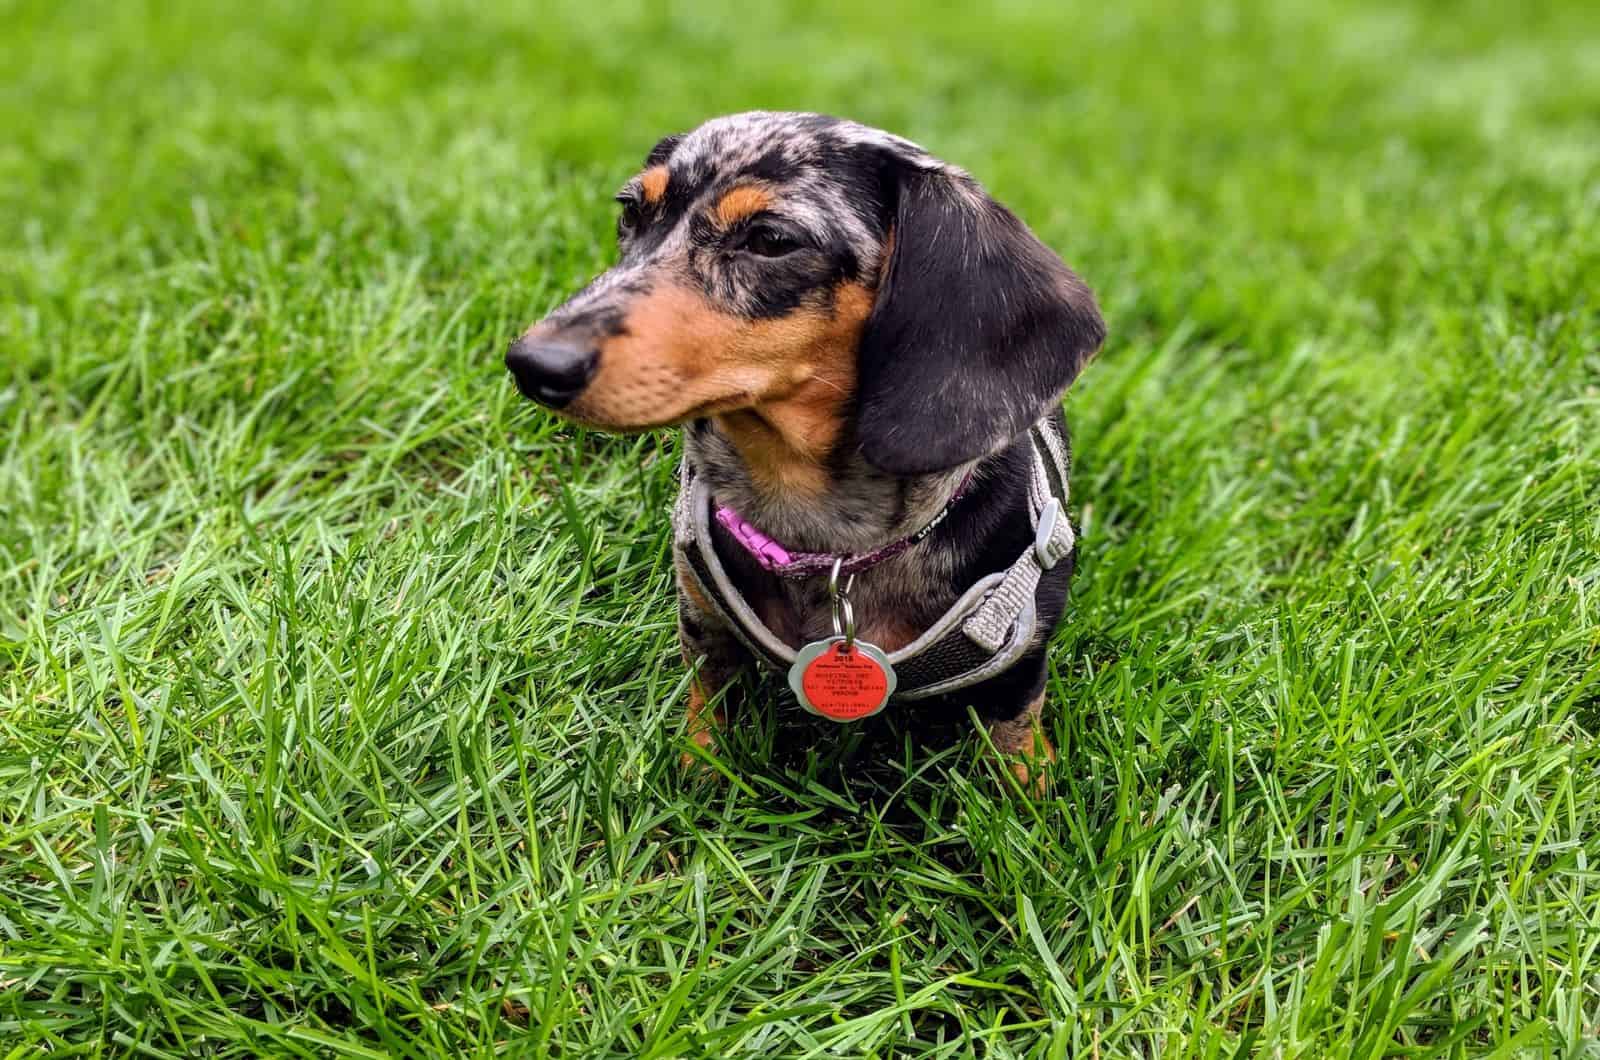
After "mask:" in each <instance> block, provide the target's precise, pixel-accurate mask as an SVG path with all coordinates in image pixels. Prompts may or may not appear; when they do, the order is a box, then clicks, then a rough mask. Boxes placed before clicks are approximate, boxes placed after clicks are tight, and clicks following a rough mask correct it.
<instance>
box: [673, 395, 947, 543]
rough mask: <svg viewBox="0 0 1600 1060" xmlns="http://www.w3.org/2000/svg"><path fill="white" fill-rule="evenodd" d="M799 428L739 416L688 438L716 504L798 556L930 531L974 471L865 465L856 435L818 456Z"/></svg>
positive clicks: (694, 428)
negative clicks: (904, 473)
mask: <svg viewBox="0 0 1600 1060" xmlns="http://www.w3.org/2000/svg"><path fill="white" fill-rule="evenodd" d="M793 427H794V423H793V422H792V421H791V422H789V423H785V422H784V421H783V418H782V417H774V416H768V415H763V414H762V413H761V412H759V411H741V412H737V413H731V414H726V415H721V416H716V417H711V418H707V419H701V420H696V421H694V422H693V423H691V424H690V425H689V426H688V427H687V428H686V429H685V431H684V458H685V459H686V460H688V461H689V463H690V466H691V467H693V469H694V471H695V474H697V475H699V476H701V477H702V478H704V480H705V482H706V484H707V485H708V486H709V487H710V490H711V494H712V496H714V497H715V498H716V499H717V502H718V503H719V504H722V505H726V506H728V507H730V508H732V509H734V510H735V511H737V512H738V513H739V514H740V515H741V516H742V517H743V518H745V519H747V520H748V521H749V522H751V523H753V524H754V525H755V526H757V527H759V528H760V529H761V530H762V531H763V532H764V533H765V534H767V535H769V536H770V537H772V538H774V539H776V540H777V541H779V542H782V543H783V544H784V545H785V546H787V547H790V548H795V549H802V550H805V551H816V552H836V553H863V552H869V551H871V550H873V549H876V548H881V547H883V546H884V545H887V544H889V543H891V542H893V541H896V540H899V539H901V538H903V537H906V536H907V535H909V534H912V533H915V532H916V531H917V530H919V529H921V528H922V527H923V526H926V525H927V524H928V522H929V521H930V520H931V519H933V517H934V516H936V515H937V514H939V512H940V510H941V509H942V508H943V507H944V506H945V505H946V504H947V503H948V502H949V500H950V497H951V496H952V495H953V494H954V493H955V491H956V490H957V489H959V488H960V485H961V483H962V481H963V479H964V478H965V477H966V474H967V471H968V470H969V467H968V466H967V465H963V466H961V467H957V468H952V469H950V470H948V471H940V472H935V473H933V474H929V475H918V476H913V477H910V478H906V477H900V476H896V475H890V474H886V473H885V472H882V471H879V470H878V469H876V468H874V467H872V466H871V465H870V464H868V463H867V462H866V460H865V459H864V458H863V457H862V456H861V454H860V453H859V452H857V451H856V450H855V447H854V442H853V437H852V436H851V434H850V432H848V431H846V432H845V433H844V434H843V435H842V436H841V437H839V438H837V439H831V440H830V443H831V444H829V445H827V446H826V447H818V448H815V449H814V448H811V447H810V446H809V445H808V442H807V439H806V437H805V435H804V434H803V433H798V432H796V431H795V430H794V429H793ZM819 449H820V451H818V450H819Z"/></svg>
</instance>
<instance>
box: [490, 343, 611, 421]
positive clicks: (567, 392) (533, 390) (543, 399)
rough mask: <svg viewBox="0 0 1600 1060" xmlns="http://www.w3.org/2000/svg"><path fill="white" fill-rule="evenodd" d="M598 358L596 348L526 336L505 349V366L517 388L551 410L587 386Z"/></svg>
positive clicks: (565, 402)
mask: <svg viewBox="0 0 1600 1060" xmlns="http://www.w3.org/2000/svg"><path fill="white" fill-rule="evenodd" d="M599 361H600V353H599V351H598V350H592V349H585V348H583V347H580V346H569V345H567V344H565V343H561V342H541V341H539V340H537V339H529V338H527V337H523V338H520V339H518V340H516V341H515V342H513V343H512V344H511V348H510V349H509V350H507V351H506V367H507V368H509V369H511V374H512V376H514V377H515V378H516V380H517V389H518V390H520V391H522V392H523V394H524V395H526V396H528V397H530V398H532V399H533V400H535V401H537V402H538V403H539V404H541V405H549V406H550V407H551V408H553V409H558V408H560V407H561V406H563V405H565V404H567V402H569V401H571V400H572V399H573V398H575V397H577V396H578V394H579V393H580V392H582V390H583V388H584V387H586V386H588V385H589V380H590V379H591V378H593V377H594V370H595V367H596V365H598V364H599Z"/></svg>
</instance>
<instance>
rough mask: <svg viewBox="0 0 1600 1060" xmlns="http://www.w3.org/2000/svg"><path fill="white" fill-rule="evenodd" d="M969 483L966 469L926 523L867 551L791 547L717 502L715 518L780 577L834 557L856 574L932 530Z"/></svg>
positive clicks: (825, 569)
mask: <svg viewBox="0 0 1600 1060" xmlns="http://www.w3.org/2000/svg"><path fill="white" fill-rule="evenodd" d="M970 485H972V472H970V471H969V472H967V477H966V478H964V479H962V480H961V485H959V486H957V487H956V491H955V493H953V494H952V495H951V496H950V499H949V500H948V501H947V502H945V506H944V507H943V508H941V509H939V514H938V515H935V516H934V517H933V519H932V521H931V522H929V523H928V525H926V526H924V527H923V528H922V529H921V530H918V531H917V532H916V533H914V534H912V535H911V536H909V537H902V538H901V539H900V540H898V541H895V542H893V543H892V544H888V545H884V546H883V547H882V548H875V549H873V550H872V551H871V552H859V553H855V554H843V555H841V554H838V553H834V552H795V551H791V550H790V549H787V548H784V547H783V546H782V545H780V544H779V543H778V542H776V541H774V540H773V539H772V538H770V537H768V536H767V535H766V534H764V533H762V532H761V531H760V530H759V529H757V528H756V527H755V526H753V525H751V524H750V523H748V522H746V521H745V519H744V517H743V516H742V515H740V514H739V513H738V512H736V511H734V510H733V509H732V508H729V507H728V506H727V505H725V504H718V505H717V522H719V523H721V524H722V525H723V526H724V527H726V528H727V530H728V533H730V534H732V535H733V539H734V540H735V541H737V542H739V544H740V545H741V546H742V547H743V548H744V550H745V551H746V552H748V553H750V555H752V556H754V557H755V561H756V562H757V563H759V564H761V567H762V569H764V570H769V571H771V572H772V573H773V574H776V575H777V576H778V577H780V578H815V577H816V576H818V575H820V574H827V573H829V572H831V571H832V570H833V565H834V563H835V562H836V561H842V563H841V565H840V567H839V573H840V574H859V573H860V572H862V571H864V570H867V569H868V568H870V567H876V566H877V565H878V564H880V563H882V562H883V561H884V560H888V559H893V558H894V557H895V556H898V555H899V554H900V553H902V552H904V551H905V550H906V549H908V548H910V547H911V546H913V545H915V544H918V543H920V542H921V541H922V540H923V539H924V538H926V537H927V536H928V535H929V534H931V533H933V529H934V527H936V526H938V525H939V524H940V523H942V522H944V520H945V516H947V515H949V514H950V509H952V508H954V507H955V506H956V502H957V501H959V500H960V499H961V498H962V496H963V495H964V494H965V493H966V492H967V487H968V486H970ZM713 503H715V502H713Z"/></svg>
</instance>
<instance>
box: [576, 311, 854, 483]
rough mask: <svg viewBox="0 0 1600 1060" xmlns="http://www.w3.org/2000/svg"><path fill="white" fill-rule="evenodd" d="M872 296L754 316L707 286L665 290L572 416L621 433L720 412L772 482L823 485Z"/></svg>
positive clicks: (627, 325) (635, 321)
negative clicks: (732, 309)
mask: <svg viewBox="0 0 1600 1060" xmlns="http://www.w3.org/2000/svg"><path fill="white" fill-rule="evenodd" d="M872 301H873V295H872V292H871V291H870V290H868V289H867V288H865V287H861V286H859V285H856V284H845V285H841V286H840V287H839V288H838V289H837V290H836V291H835V294H834V298H833V300H832V304H831V305H830V306H828V307H825V308H818V307H804V308H801V309H798V310H796V311H795V312H793V313H791V314H789V315H788V316H785V317H781V318H778V319H775V320H758V321H751V320H744V319H740V318H738V317H733V316H729V315H728V314H726V313H721V312H718V311H717V310H716V309H714V308H713V307H712V306H710V305H709V304H708V303H707V302H706V300H705V298H704V296H703V295H701V294H700V293H698V292H696V291H692V290H689V289H687V288H684V287H680V286H663V287H658V288H656V289H655V290H654V291H652V292H650V293H649V294H648V295H645V296H643V297H642V298H641V299H639V300H638V301H637V302H636V303H635V304H634V305H633V307H632V308H631V310H630V311H629V313H628V314H627V317H626V318H625V319H624V321H623V331H622V332H621V333H620V334H619V335H617V336H616V337H614V338H612V339H610V340H609V341H607V342H606V343H605V344H604V345H603V346H602V347H601V350H600V366H599V369H598V371H597V372H596V374H595V378H594V380H593V381H592V382H591V383H590V384H589V386H588V388H587V389H586V390H585V391H584V392H583V394H582V395H580V396H579V398H578V399H577V400H576V401H574V402H573V403H572V405H570V406H568V408H567V409H566V410H565V411H566V413H567V414H568V415H570V416H572V417H573V418H574V419H578V420H580V421H583V422H588V423H592V424H594V425H596V426H600V427H611V428H620V429H630V428H631V429H643V428H648V427H658V426H664V425H666V424H670V423H676V422H681V421H683V420H685V419H689V418H692V417H694V416H703V415H710V416H713V417H715V418H716V419H717V422H718V423H719V424H720V425H722V426H723V427H724V429H726V430H727V431H728V432H729V435H730V436H731V437H732V438H733V439H734V441H735V444H736V445H738V447H739V449H740V451H741V453H742V454H743V455H744V457H745V459H746V460H747V461H748V462H749V463H750V466H751V468H752V470H753V471H754V472H755V473H756V475H757V477H758V479H759V480H761V481H762V482H763V484H765V485H768V486H770V487H771V488H773V489H787V490H805V491H814V490H817V489H820V488H822V487H823V486H825V485H826V474H827V472H826V468H825V467H823V463H822V462H823V460H824V459H825V458H826V456H827V454H828V452H829V451H830V450H831V448H832V446H833V445H834V444H835V443H836V442H837V440H838V436H839V433H840V431H841V429H842V428H843V423H844V414H845V410H846V407H847V406H848V403H849V399H850V397H851V395H852V394H853V393H854V391H855V359H856V349H857V345H858V343H859V341H860V335H861V328H862V326H863V324H864V323H865V321H866V317H867V314H868V313H870V312H871V310H872Z"/></svg>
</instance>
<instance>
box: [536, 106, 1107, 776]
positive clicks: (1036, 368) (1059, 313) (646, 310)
mask: <svg viewBox="0 0 1600 1060" xmlns="http://www.w3.org/2000/svg"><path fill="white" fill-rule="evenodd" d="M616 198H617V202H618V203H619V204H620V207H621V211H620V215H619V218H618V221H617V242H618V248H619V252H620V257H619V260H618V262H617V264H616V265H615V266H614V267H612V268H611V269H609V270H607V271H606V272H604V273H602V274H601V275H600V276H598V277H597V278H595V279H594V280H593V281H592V282H590V283H589V284H588V286H586V287H584V288H583V289H582V290H580V291H579V292H578V293H577V294H575V295H573V296H572V297H571V298H569V299H568V300H567V301H566V302H564V303H563V304H561V305H560V306H559V307H557V308H556V309H555V310H554V311H552V312H551V313H550V314H549V315H548V316H546V317H545V318H544V319H543V320H541V321H539V322H538V323H537V324H535V325H533V326H532V327H531V328H529V329H528V330H527V331H526V333H524V334H523V335H521V336H520V337H519V338H517V339H516V340H515V341H513V342H512V343H511V346H510V349H509V350H508V352H507V354H506V364H507V366H508V368H509V369H510V372H511V374H512V376H513V377H514V379H515V381H516V385H517V387H518V388H519V390H520V391H521V392H522V393H523V395H525V396H526V397H528V398H531V399H532V400H534V401H536V402H538V403H540V404H542V405H544V406H547V407H548V408H550V409H552V410H554V411H555V412H556V413H558V414H559V415H561V416H563V417H565V418H566V419H568V420H570V421H572V422H574V423H578V424H582V425H584V426H587V427H593V428H598V429H603V430H609V431H647V430H653V429H656V428H663V427H673V426H681V427H682V428H683V431H684V435H683V446H682V453H683V458H682V475H683V486H682V490H681V492H680V495H679V499H678V505H677V509H676V512H675V515H674V523H675V534H674V559H675V567H676V573H677V589H678V600H677V603H678V627H679V636H680V642H681V645H682V649H683V655H684V657H685V660H686V662H687V663H688V664H689V665H690V667H691V668H695V667H697V669H696V670H695V671H694V677H693V680H692V681H691V684H690V690H689V694H688V704H687V715H688V716H687V730H688V733H689V735H690V737H691V738H692V739H693V741H694V742H695V743H696V744H698V745H699V746H700V747H701V748H704V749H705V751H704V753H708V754H709V753H712V752H713V751H714V747H715V739H716V735H717V733H718V731H720V729H721V728H722V727H723V726H724V725H725V724H726V713H725V711H724V710H723V707H722V699H723V697H722V696H721V695H720V694H719V693H721V691H722V690H723V688H724V687H725V686H726V685H727V684H728V682H729V681H730V679H731V678H732V677H733V676H734V675H735V674H736V672H737V671H738V670H739V669H740V668H741V667H742V666H744V665H745V664H746V663H748V662H750V661H752V660H754V661H758V662H765V663H768V664H770V665H772V666H774V667H777V668H783V667H785V666H787V667H788V668H789V670H790V685H791V687H792V688H793V689H794V690H795V693H796V695H797V696H798V697H799V698H800V699H801V701H802V703H803V704H804V705H806V706H807V707H808V708H809V709H812V710H813V712H815V713H820V714H824V715H827V716H830V717H835V718H841V719H844V718H854V717H859V716H862V715H864V714H868V713H873V712H875V711H876V710H878V709H881V708H882V707H883V705H884V703H885V702H888V701H892V700H900V701H905V702H908V703H914V704H916V705H917V709H922V708H923V707H924V706H929V707H933V706H937V707H941V708H952V707H953V708H955V709H957V710H961V711H964V710H965V709H966V707H967V706H969V705H970V706H971V707H973V708H974V709H975V711H976V712H977V714H978V716H979V718H980V719H982V721H983V722H984V724H985V726H986V727H987V730H988V736H989V742H990V743H991V744H992V746H993V747H994V749H995V750H996V751H998V752H1000V753H1001V754H1002V755H1004V756H1006V758H1007V760H1008V761H1009V762H1010V763H1011V764H1012V769H1013V771H1014V772H1015V774H1016V776H1017V777H1018V779H1019V780H1020V781H1022V782H1023V783H1024V784H1027V783H1030V782H1032V783H1034V784H1035V785H1037V784H1038V783H1039V781H1040V778H1041V777H1042V775H1043V770H1044V767H1045V764H1046V763H1048V762H1051V761H1054V758H1055V752H1054V750H1053V748H1052V747H1051V745H1050V742H1049V740H1048V738H1047V737H1046V736H1045V734H1044V732H1043V727H1042V725H1041V721H1040V718H1041V710H1042V707H1043V702H1044V698H1045V696H1044V692H1045V684H1046V676H1047V660H1046V648H1047V646H1048V644H1049V642H1050V638H1051V634H1052V633H1053V632H1054V630H1055V628H1056V626H1057V625H1058V624H1059V622H1060V621H1061V618H1062V615H1063V613H1064V611H1065V609H1066V602H1067V590H1068V584H1069V582H1070V581H1071V578H1072V573H1073V569H1074V567H1075V565H1076V542H1075V539H1074V537H1073V534H1072V527H1071V523H1070V520H1069V519H1068V516H1067V512H1066V510H1065V505H1066V479H1067V470H1068V455H1067V435H1066V427H1065V423H1064V420H1063V417H1062V411H1061V397H1062V395H1063V393H1064V392H1065V391H1066V389H1067V388H1068V386H1069V385H1070V384H1071V383H1072V382H1073V380H1074V379H1075V378H1076V377H1077V375H1078V373H1079V372H1080V371H1081V370H1082V368H1083V367H1084V365H1085V364H1086V363H1087V362H1088V361H1089V359H1090V358H1091V357H1092V356H1093V355H1094V354H1095V353H1096V352H1097V351H1098V350H1099V348H1100V346H1101V345H1102V343H1103V341H1104V339H1105V333H1106V331H1105V324H1104V322H1103V320H1102V318H1101V314H1100V311H1099V308H1098V306H1097V305H1096V302H1095V299H1094V296H1093V294H1092V293H1091V292H1090V290H1089V288H1088V287H1087V286H1086V285H1085V284H1084V282H1083V281H1082V280H1081V279H1079V277H1078V276H1077V275H1076V274H1075V273H1074V272H1073V271H1072V270H1071V269H1070V268H1068V267H1067V266H1066V265H1065V264H1064V263H1063V262H1062V260H1061V259H1060V258H1059V257H1058V256H1057V255H1056V254H1055V252H1053V251H1052V250H1050V249H1049V248H1048V247H1046V246H1045V245H1044V244H1043V243H1042V242H1040V240H1039V239H1038V238H1037V237H1035V236H1034V234H1033V233H1032V232H1031V231H1030V230H1029V229H1028V227H1027V226H1026V225H1025V224H1023V222H1022V221H1020V220H1019V219H1018V218H1017V217H1016V216H1015V215H1014V214H1013V213H1011V211H1009V210H1008V209H1006V208H1005V207H1004V206H1002V205H1000V204H999V203H998V202H996V201H995V200H994V199H992V198H991V197H990V196H989V195H988V194H987V193H986V192H985V191H984V190H983V189H982V187H981V186H980V185H979V184H978V183H977V182H976V181H975V180H974V179H973V178H972V177H971V176H969V175H968V174H967V173H966V172H964V171H963V170H961V169H959V168H957V167H955V166H953V165H950V164H948V163H945V162H942V161H940V160H939V159H937V158H935V157H933V156H932V155H930V154H928V153H927V152H926V151H924V150H923V149H922V148H921V147H919V146H917V145H916V144H914V143H911V142H910V141H908V140H905V139H902V138H900V137H898V136H895V135H892V134H890V133H886V132H883V131H880V130H878V129H874V128H870V127H868V126H864V125H860V124H857V123H855V122H852V121H848V120H844V119H840V118H834V117H829V116H825V115H819V114H805V113H773V112H752V113H745V114H736V115H730V116H726V117H720V118H716V119H713V120H711V121H708V122H706V123H705V124H703V125H701V126H699V127H698V128H696V129H694V130H693V131H691V132H688V133H685V134H681V135H673V136H668V137H666V138H665V139H663V140H661V141H660V142H659V143H658V144H656V146H655V147H654V148H653V149H652V150H651V151H650V153H649V155H648V156H647V157H646V158H645V160H644V166H643V168H642V171H641V172H639V173H638V174H637V175H636V176H634V177H633V178H632V179H630V180H629V181H628V182H627V183H626V184H625V185H624V186H623V188H622V190H621V192H620V193H619V194H618V195H617V197H616ZM1047 523H1048V525H1046V524H1047ZM869 649H870V650H869ZM819 659H820V660H821V661H820V663H819V661H818V660H819ZM830 667H831V668H832V669H830Z"/></svg>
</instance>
